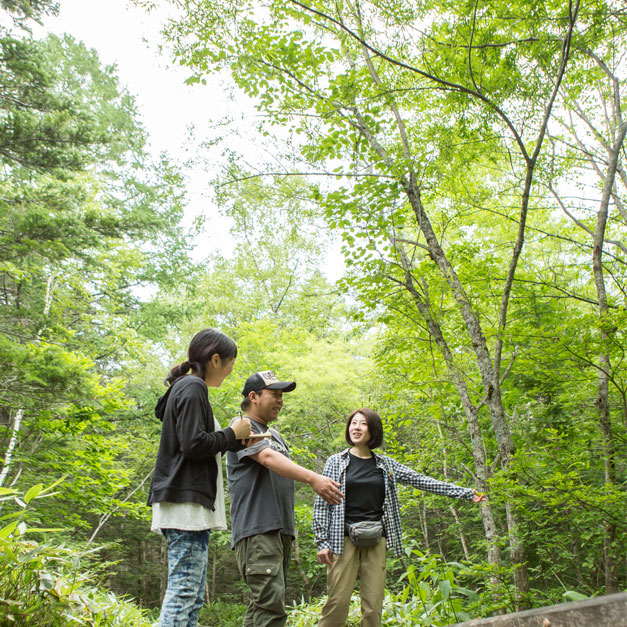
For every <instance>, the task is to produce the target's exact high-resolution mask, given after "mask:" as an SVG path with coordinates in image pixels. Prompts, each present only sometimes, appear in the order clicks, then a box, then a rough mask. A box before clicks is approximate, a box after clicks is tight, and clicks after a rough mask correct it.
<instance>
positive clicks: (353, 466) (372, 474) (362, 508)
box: [344, 453, 385, 523]
mask: <svg viewBox="0 0 627 627" xmlns="http://www.w3.org/2000/svg"><path fill="white" fill-rule="evenodd" d="M384 498H385V484H384V482H383V473H382V471H381V469H380V468H377V462H376V460H375V458H374V455H373V456H371V457H368V458H367V459H362V458H361V457H357V456H356V455H353V454H352V453H350V461H349V463H348V468H347V469H346V497H345V513H344V519H345V521H346V522H347V523H355V522H359V521H360V520H381V518H382V517H383V500H384Z"/></svg>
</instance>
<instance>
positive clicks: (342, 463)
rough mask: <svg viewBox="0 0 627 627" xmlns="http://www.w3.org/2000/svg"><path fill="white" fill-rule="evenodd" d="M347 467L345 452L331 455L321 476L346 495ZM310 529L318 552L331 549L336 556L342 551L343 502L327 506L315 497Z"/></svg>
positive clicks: (319, 498)
mask: <svg viewBox="0 0 627 627" xmlns="http://www.w3.org/2000/svg"><path fill="white" fill-rule="evenodd" d="M347 465H348V454H347V452H344V453H338V454H336V455H331V457H329V458H328V459H327V461H326V464H325V465H324V470H323V471H322V474H323V475H324V476H325V477H330V478H331V479H333V480H334V481H337V482H338V483H339V484H340V491H341V492H342V494H346V481H345V476H346V473H345V472H344V471H345V470H346V466H347ZM312 528H313V533H314V541H315V543H316V545H317V546H318V551H322V550H323V549H331V551H332V552H333V553H335V554H337V555H340V554H341V553H342V551H343V550H344V502H342V503H340V504H339V505H329V504H328V503H326V502H325V501H324V500H323V499H322V498H321V497H319V496H316V500H315V501H314V509H313V520H312Z"/></svg>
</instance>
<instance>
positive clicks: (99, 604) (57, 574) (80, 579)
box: [0, 482, 150, 627]
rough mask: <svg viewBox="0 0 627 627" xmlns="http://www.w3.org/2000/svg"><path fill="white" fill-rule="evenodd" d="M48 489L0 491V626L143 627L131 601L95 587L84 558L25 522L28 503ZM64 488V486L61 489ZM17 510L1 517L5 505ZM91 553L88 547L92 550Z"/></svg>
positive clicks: (143, 620) (48, 531) (140, 614)
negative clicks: (22, 492) (19, 491)
mask: <svg viewBox="0 0 627 627" xmlns="http://www.w3.org/2000/svg"><path fill="white" fill-rule="evenodd" d="M59 483H60V482H56V484H53V485H50V486H49V487H48V488H45V489H44V487H43V485H42V484H37V485H34V486H32V487H31V488H30V489H29V490H28V491H27V492H26V493H25V494H19V493H18V492H17V491H16V490H11V489H7V488H0V506H1V507H2V509H0V513H1V514H2V516H0V524H3V525H4V526H3V527H1V528H0V590H2V599H1V601H0V622H2V624H6V625H15V626H16V627H19V626H24V627H26V626H30V625H38V626H41V627H61V626H65V625H68V624H70V623H71V624H77V625H90V626H92V627H95V626H98V627H122V626H126V625H134V626H137V627H142V626H144V625H145V626H146V627H148V625H149V624H150V622H149V621H148V620H147V618H146V613H145V612H144V611H142V610H140V609H139V608H137V607H136V606H135V605H133V604H132V603H131V602H130V601H128V600H126V599H121V598H117V597H116V596H115V595H114V594H112V593H110V592H107V591H105V590H103V589H101V588H99V587H98V586H97V580H96V576H95V574H92V573H90V572H88V571H84V570H82V568H81V567H83V568H84V558H85V556H86V554H85V553H84V552H79V551H76V550H74V549H71V548H68V547H66V546H63V545H58V544H56V543H54V542H53V541H52V540H51V539H44V540H41V541H40V540H35V539H31V538H32V537H33V536H34V537H35V538H39V537H41V536H43V537H44V538H46V537H48V538H51V537H54V536H53V535H51V534H53V533H54V531H55V530H53V529H42V528H37V527H32V526H30V525H29V524H28V520H29V517H30V514H31V512H30V510H29V509H27V506H29V504H30V505H31V506H32V503H33V501H34V500H35V499H41V498H43V497H45V496H50V493H51V490H53V489H54V488H55V487H56V485H58V484H59ZM61 489H63V486H62V487H61ZM11 503H13V504H14V505H16V506H17V510H16V511H15V512H11V513H8V514H7V513H4V512H5V511H6V509H7V506H8V505H9V504H11ZM92 550H93V549H92Z"/></svg>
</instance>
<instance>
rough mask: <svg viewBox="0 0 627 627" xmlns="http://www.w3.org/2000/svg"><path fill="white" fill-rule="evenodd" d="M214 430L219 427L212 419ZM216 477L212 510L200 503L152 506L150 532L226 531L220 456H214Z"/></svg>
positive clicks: (164, 503)
mask: <svg viewBox="0 0 627 627" xmlns="http://www.w3.org/2000/svg"><path fill="white" fill-rule="evenodd" d="M213 420H214V429H215V430H216V431H218V430H219V429H220V425H219V424H218V421H217V420H216V419H215V418H214V419H213ZM216 464H217V465H218V476H217V478H216V500H215V502H214V504H213V506H214V509H213V510H210V509H209V508H208V507H205V506H204V505H201V504H200V503H169V502H167V501H163V502H161V503H153V504H152V525H151V527H150V529H151V531H155V532H157V533H161V529H181V530H183V531H203V530H205V529H214V530H220V531H225V530H226V511H225V508H224V483H223V481H222V455H221V454H220V453H218V454H217V455H216Z"/></svg>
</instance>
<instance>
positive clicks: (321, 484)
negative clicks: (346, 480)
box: [308, 473, 344, 505]
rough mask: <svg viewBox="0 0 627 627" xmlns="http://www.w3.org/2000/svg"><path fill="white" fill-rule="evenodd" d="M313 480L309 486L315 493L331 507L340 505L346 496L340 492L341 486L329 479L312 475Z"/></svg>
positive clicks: (316, 474) (315, 474)
mask: <svg viewBox="0 0 627 627" xmlns="http://www.w3.org/2000/svg"><path fill="white" fill-rule="evenodd" d="M312 474H313V478H312V479H311V481H309V482H308V483H309V485H310V486H311V488H312V489H313V491H314V492H315V493H316V494H317V495H318V496H320V497H321V498H322V499H324V500H325V501H326V502H327V503H328V504H329V505H338V504H339V503H341V502H342V499H343V498H344V495H343V494H342V493H341V492H340V491H339V490H338V488H339V487H340V484H339V483H338V482H337V481H333V479H329V477H325V476H324V475H319V474H318V473H312Z"/></svg>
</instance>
